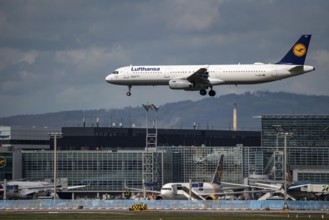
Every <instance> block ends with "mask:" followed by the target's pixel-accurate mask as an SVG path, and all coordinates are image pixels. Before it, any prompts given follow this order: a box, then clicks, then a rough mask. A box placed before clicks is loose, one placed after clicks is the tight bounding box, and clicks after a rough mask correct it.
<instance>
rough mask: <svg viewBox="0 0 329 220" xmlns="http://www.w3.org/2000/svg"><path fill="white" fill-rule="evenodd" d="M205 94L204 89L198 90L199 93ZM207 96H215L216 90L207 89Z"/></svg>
mask: <svg viewBox="0 0 329 220" xmlns="http://www.w3.org/2000/svg"><path fill="white" fill-rule="evenodd" d="M206 94H207V90H205V89H201V90H200V95H206ZM208 94H209V96H215V95H216V92H215V91H214V90H213V89H212V88H211V89H210V90H209V93H208Z"/></svg>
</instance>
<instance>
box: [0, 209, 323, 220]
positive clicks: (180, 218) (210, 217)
mask: <svg viewBox="0 0 329 220" xmlns="http://www.w3.org/2000/svg"><path fill="white" fill-rule="evenodd" d="M309 217H311V218H309ZM324 218H325V219H329V216H327V215H326V216H324ZM0 219H1V220H5V219H25V220H29V219H49V220H55V219H61V220H62V219H146V220H148V219H149V220H151V219H154V220H196V219H203V220H215V219H216V220H218V219H225V220H238V219H242V220H263V219H265V220H271V219H273V220H280V219H308V220H309V219H323V218H322V215H321V214H311V216H309V215H308V214H303V215H301V214H300V215H298V216H296V214H294V215H292V214H290V215H289V218H288V215H287V214H251V213H248V214H243V213H241V212H239V211H232V213H229V214H228V213H188V212H186V213H165V212H158V213H143V212H140V213H133V212H127V213H119V214H110V213H63V214H61V213H38V214H30V213H28V214H27V213H22V214H17V213H6V212H5V213H0Z"/></svg>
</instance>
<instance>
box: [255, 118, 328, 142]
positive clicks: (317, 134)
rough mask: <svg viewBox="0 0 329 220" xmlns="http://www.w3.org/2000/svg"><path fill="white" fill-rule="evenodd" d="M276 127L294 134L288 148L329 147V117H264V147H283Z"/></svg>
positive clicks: (289, 140)
mask: <svg viewBox="0 0 329 220" xmlns="http://www.w3.org/2000/svg"><path fill="white" fill-rule="evenodd" d="M275 126H281V127H282V130H283V131H284V132H289V133H292V134H293V136H292V137H289V138H288V142H289V143H288V147H289V148H290V147H307V148H311V147H329V115H266V116H262V145H261V146H262V147H276V146H277V140H278V146H279V147H280V146H281V147H283V145H284V140H283V138H281V137H279V138H277V131H276V130H275Z"/></svg>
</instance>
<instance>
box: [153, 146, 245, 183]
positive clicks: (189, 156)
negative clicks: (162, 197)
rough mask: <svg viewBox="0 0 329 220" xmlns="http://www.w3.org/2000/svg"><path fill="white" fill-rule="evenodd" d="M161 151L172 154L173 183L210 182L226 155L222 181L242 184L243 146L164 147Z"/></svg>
mask: <svg viewBox="0 0 329 220" xmlns="http://www.w3.org/2000/svg"><path fill="white" fill-rule="evenodd" d="M159 149H161V150H163V151H166V152H167V153H170V154H172V158H173V161H172V163H171V170H173V175H172V181H171V182H189V180H190V179H191V180H192V181H193V182H210V181H211V180H212V178H213V176H214V173H215V169H216V166H217V164H218V160H219V158H220V156H221V155H222V154H223V155H224V167H223V176H222V180H223V181H224V182H232V183H242V182H243V176H242V169H243V168H242V167H243V163H242V146H236V147H231V146H230V147H209V146H192V147H188V146H185V147H182V146H180V147H164V146H161V147H159Z"/></svg>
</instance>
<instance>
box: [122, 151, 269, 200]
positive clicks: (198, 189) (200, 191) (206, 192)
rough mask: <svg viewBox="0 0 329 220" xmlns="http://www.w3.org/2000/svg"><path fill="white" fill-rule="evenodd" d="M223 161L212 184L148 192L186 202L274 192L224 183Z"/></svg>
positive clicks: (171, 186) (180, 185)
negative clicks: (187, 200)
mask: <svg viewBox="0 0 329 220" xmlns="http://www.w3.org/2000/svg"><path fill="white" fill-rule="evenodd" d="M223 160H224V155H221V157H220V159H219V161H218V164H217V167H216V170H215V173H214V176H213V178H212V181H211V182H198V183H192V182H191V183H167V184H165V185H163V186H162V188H161V191H160V192H159V191H151V190H146V191H148V192H151V193H158V194H159V195H158V196H157V197H156V199H157V200H162V199H164V200H186V199H188V198H190V199H193V200H216V199H218V198H219V197H226V196H230V198H232V196H234V195H242V194H245V193H250V192H252V193H256V192H269V191H274V190H273V189H266V190H259V191H254V190H253V191H246V189H249V188H252V186H249V185H243V184H234V183H227V182H222V172H223ZM222 183H224V184H228V185H232V186H233V187H222V185H221V184H222ZM126 188H127V189H129V190H133V191H138V192H140V191H142V190H141V189H134V188H128V187H126ZM144 192H145V191H144Z"/></svg>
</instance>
